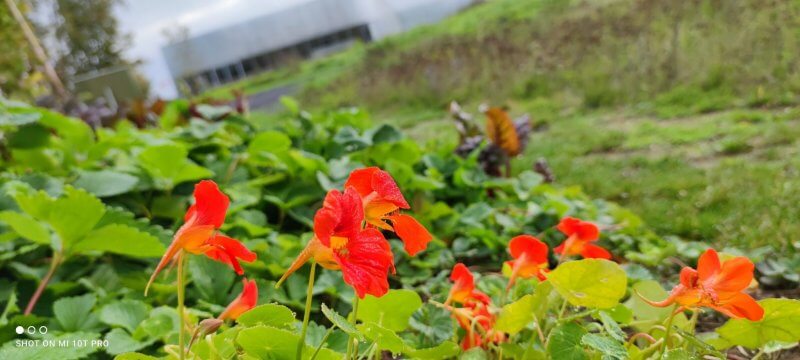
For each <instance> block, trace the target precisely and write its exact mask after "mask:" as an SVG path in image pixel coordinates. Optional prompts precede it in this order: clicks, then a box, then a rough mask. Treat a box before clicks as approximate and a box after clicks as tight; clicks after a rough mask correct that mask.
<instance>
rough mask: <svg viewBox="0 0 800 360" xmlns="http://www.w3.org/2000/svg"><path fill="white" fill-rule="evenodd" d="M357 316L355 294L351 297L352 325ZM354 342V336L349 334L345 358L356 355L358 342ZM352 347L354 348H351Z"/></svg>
mask: <svg viewBox="0 0 800 360" xmlns="http://www.w3.org/2000/svg"><path fill="white" fill-rule="evenodd" d="M357 318H358V295H357V294H356V295H355V297H354V298H353V312H352V313H350V323H351V324H353V326H356V319H357ZM355 342H356V338H355V337H353V335H350V337H349V338H348V340H347V356H346V357H345V360H350V359H351V356H352V357H353V358H357V357H358V344H356V343H355ZM354 347H355V350H354V349H353V348H354Z"/></svg>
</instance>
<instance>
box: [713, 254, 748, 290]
mask: <svg viewBox="0 0 800 360" xmlns="http://www.w3.org/2000/svg"><path fill="white" fill-rule="evenodd" d="M754 268H755V266H754V265H753V262H752V261H750V259H748V258H746V257H742V256H740V257H736V258H733V259H730V260H728V261H725V262H723V263H722V268H721V269H720V271H719V273H718V274H717V276H716V277H715V278H714V285H713V288H714V290H716V291H719V292H739V291H742V290H744V289H746V288H747V287H748V286H749V285H750V283H751V282H752V281H753V269H754Z"/></svg>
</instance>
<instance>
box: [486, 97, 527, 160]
mask: <svg viewBox="0 0 800 360" xmlns="http://www.w3.org/2000/svg"><path fill="white" fill-rule="evenodd" d="M486 137H487V138H489V140H491V141H492V142H493V143H494V144H495V145H497V146H499V147H500V148H501V149H503V150H504V151H505V152H506V154H508V155H509V156H516V155H518V154H519V152H520V141H519V135H518V134H517V129H516V128H515V127H514V121H512V120H511V117H510V116H508V113H507V112H505V111H504V110H503V109H501V108H496V107H495V108H489V109H488V110H486Z"/></svg>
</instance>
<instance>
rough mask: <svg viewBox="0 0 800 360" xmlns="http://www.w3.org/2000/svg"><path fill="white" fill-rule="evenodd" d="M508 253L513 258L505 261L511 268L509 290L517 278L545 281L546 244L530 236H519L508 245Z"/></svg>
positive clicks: (546, 266)
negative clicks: (533, 278)
mask: <svg viewBox="0 0 800 360" xmlns="http://www.w3.org/2000/svg"><path fill="white" fill-rule="evenodd" d="M508 251H509V252H510V253H511V257H513V258H514V260H509V261H506V264H507V265H508V266H509V267H510V268H511V277H510V278H509V279H508V287H509V288H511V286H513V285H514V282H515V281H516V279H517V278H518V277H521V278H523V279H530V278H532V277H534V276H535V277H537V278H538V279H539V280H542V281H543V280H544V279H545V273H547V271H548V262H547V244H545V243H543V242H541V241H540V240H539V239H537V238H536V237H534V236H531V235H519V236H515V237H514V238H512V239H511V241H510V242H509V243H508Z"/></svg>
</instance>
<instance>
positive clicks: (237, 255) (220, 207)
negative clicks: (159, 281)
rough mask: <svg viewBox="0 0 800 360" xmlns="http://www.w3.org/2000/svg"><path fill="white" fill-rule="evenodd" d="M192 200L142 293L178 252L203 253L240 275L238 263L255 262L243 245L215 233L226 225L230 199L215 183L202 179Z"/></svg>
mask: <svg viewBox="0 0 800 360" xmlns="http://www.w3.org/2000/svg"><path fill="white" fill-rule="evenodd" d="M194 199H195V203H194V205H192V206H190V207H189V209H188V210H187V211H186V215H185V216H184V224H183V226H181V228H180V229H178V231H177V232H176V233H175V236H174V237H173V240H172V244H170V245H169V247H168V248H167V252H166V253H164V256H163V257H162V258H161V261H159V263H158V266H156V270H155V271H154V272H153V274H152V275H151V276H150V281H148V282H147V287H146V288H145V291H144V292H145V295H146V294H147V291H148V290H149V289H150V285H151V284H152V283H153V281H154V280H155V278H156V276H157V275H158V273H159V272H161V270H162V269H164V267H165V266H167V264H168V263H169V262H170V261H171V260H172V259H173V258H175V256H177V255H178V253H180V252H181V251H187V252H189V253H192V254H195V255H198V254H205V255H206V256H208V257H209V258H211V259H214V260H216V261H219V262H222V263H225V264H228V265H229V266H230V267H232V268H233V269H234V270H235V271H236V273H237V274H239V275H242V274H243V273H244V270H242V267H241V265H240V264H239V260H242V261H245V262H253V261H255V260H256V254H255V253H253V252H251V251H250V250H247V248H246V247H244V245H242V243H240V242H239V241H237V240H234V239H231V238H229V237H227V236H224V235H220V234H218V233H217V230H218V229H219V228H220V226H222V224H223V223H224V222H225V212H226V211H227V210H228V204H229V203H230V200H229V199H228V197H227V196H225V194H223V193H222V192H221V191H220V190H219V187H217V184H216V183H215V182H213V181H211V180H203V181H201V182H199V183H197V185H195V187H194Z"/></svg>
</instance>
